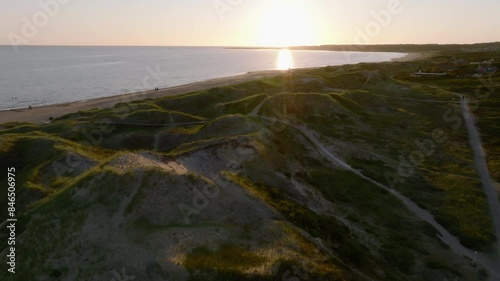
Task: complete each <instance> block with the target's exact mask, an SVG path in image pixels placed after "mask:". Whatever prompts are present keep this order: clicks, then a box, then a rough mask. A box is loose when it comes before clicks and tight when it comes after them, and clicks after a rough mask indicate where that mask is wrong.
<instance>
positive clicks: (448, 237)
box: [249, 99, 500, 281]
mask: <svg viewBox="0 0 500 281" xmlns="http://www.w3.org/2000/svg"><path fill="white" fill-rule="evenodd" d="M265 102H266V99H264V100H263V101H262V102H261V103H260V104H259V105H258V106H257V107H256V109H257V110H255V109H254V110H253V111H252V112H251V113H250V114H249V115H250V116H253V117H260V118H261V119H263V120H267V121H270V122H281V123H284V124H286V125H288V126H290V127H293V128H295V129H297V130H299V131H300V132H301V133H302V134H303V135H304V136H305V137H306V138H307V139H308V140H309V141H311V142H312V143H313V144H314V146H315V147H316V149H317V150H318V151H319V152H320V153H321V154H322V155H323V156H324V157H325V158H327V159H329V160H330V161H331V162H332V163H333V164H335V165H339V166H340V167H342V168H344V169H346V170H349V171H351V172H353V173H354V174H356V175H358V176H359V177H361V178H363V179H365V180H367V181H369V182H371V183H373V184H375V185H376V186H378V187H380V188H382V189H384V190H386V191H388V192H390V193H391V194H393V195H394V196H395V197H396V198H398V199H399V200H400V201H401V202H402V203H403V204H404V205H405V206H406V207H407V208H408V210H410V211H411V212H412V213H413V214H415V216H417V217H418V218H420V219H421V220H424V221H426V222H427V223H429V224H430V225H432V226H433V227H434V228H435V229H436V230H437V231H438V232H439V235H440V236H439V238H440V239H441V240H442V241H444V242H445V243H446V244H447V245H448V246H449V247H450V249H451V250H453V251H454V252H455V253H457V254H459V255H462V256H465V257H468V258H469V259H471V260H474V261H475V262H476V263H478V264H480V265H482V266H483V267H484V268H485V269H486V270H487V271H488V272H489V278H488V280H490V281H498V280H500V260H499V259H498V254H497V253H496V254H493V255H487V254H484V253H480V252H475V251H474V250H471V249H469V248H466V247H464V246H463V245H462V244H461V243H460V240H459V239H458V238H457V237H455V236H454V235H452V234H451V233H450V232H449V231H448V230H447V229H446V228H444V227H443V226H442V225H441V224H440V223H439V222H437V221H436V219H435V218H434V216H433V215H432V214H431V213H430V212H429V211H427V210H425V209H422V208H420V207H419V206H418V205H417V204H416V203H415V202H413V201H412V200H411V199H409V198H408V197H406V196H404V195H403V194H401V193H400V192H398V191H396V190H394V189H391V188H389V187H388V186H386V185H384V184H381V183H379V182H377V181H375V180H373V179H371V178H369V177H367V176H365V175H364V174H363V173H362V171H360V170H356V169H354V168H353V167H351V166H350V165H349V164H347V163H346V162H345V161H343V160H341V159H340V158H339V157H337V156H335V155H334V154H333V153H332V152H330V150H329V149H328V148H327V147H326V146H325V145H324V144H323V143H322V142H321V141H320V140H319V138H318V137H317V136H316V135H315V133H314V131H312V130H310V129H308V128H307V127H305V126H299V125H292V124H290V123H288V122H284V121H283V120H279V119H276V118H269V117H264V116H261V115H259V114H258V109H260V108H261V107H262V105H263V104H264V103H265ZM464 105H465V110H466V111H464V116H465V117H464V118H465V119H466V120H467V117H468V118H469V119H470V120H469V122H472V123H471V124H472V128H473V130H472V132H475V134H476V137H474V138H473V137H471V143H472V142H474V144H476V145H478V146H479V148H481V142H480V138H479V134H478V133H477V129H475V126H474V123H473V121H472V119H471V115H470V114H466V113H467V112H468V108H467V101H463V102H462V106H464ZM467 128H468V129H469V124H468V125H467ZM470 133H471V130H469V134H470ZM473 140H474V141H473ZM474 151H475V150H474ZM479 151H480V152H481V154H480V155H482V161H483V162H484V166H483V167H484V169H483V171H486V174H485V175H487V176H488V177H487V179H488V180H489V183H490V186H491V187H492V189H491V191H493V192H495V189H494V187H493V185H492V182H491V179H490V178H489V173H488V169H487V168H486V167H487V166H486V161H485V159H484V153H482V149H479ZM479 158H481V157H479ZM478 160H480V159H476V161H478ZM481 179H482V176H481ZM485 188H486V187H485ZM490 193H491V192H490ZM495 194H496V193H495ZM488 197H489V196H488ZM494 199H495V200H496V197H494ZM489 203H490V204H491V202H489ZM496 204H497V206H498V201H496ZM492 213H493V209H492ZM495 216H497V218H500V213H498V212H497V213H496V215H495ZM496 226H497V225H496ZM497 233H498V228H497ZM497 237H500V236H497ZM497 245H498V243H497Z"/></svg>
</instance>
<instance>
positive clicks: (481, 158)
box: [461, 98, 500, 268]
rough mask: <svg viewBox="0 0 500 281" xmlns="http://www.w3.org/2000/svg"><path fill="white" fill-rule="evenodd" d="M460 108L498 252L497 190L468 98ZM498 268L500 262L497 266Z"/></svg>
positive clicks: (499, 248)
mask: <svg viewBox="0 0 500 281" xmlns="http://www.w3.org/2000/svg"><path fill="white" fill-rule="evenodd" d="M461 104H462V110H463V115H464V120H465V125H466V126H467V131H468V132H469V141H470V145H471V147H472V150H473V151H474V164H475V166H476V170H477V172H478V174H479V177H480V178H481V182H482V183H483V189H484V193H485V194H486V197H487V198H488V204H489V206H490V212H491V218H492V220H493V224H494V227H495V235H496V237H497V243H496V244H497V247H496V248H497V253H500V243H499V242H498V240H500V203H499V202H498V199H497V195H498V194H497V191H496V189H495V184H494V182H493V180H492V179H491V176H490V172H489V170H488V164H487V162H486V155H485V152H484V149H483V146H482V144H481V136H480V135H479V130H478V129H477V127H476V123H475V121H474V115H473V114H472V112H471V111H470V110H469V100H468V99H466V98H464V99H462V102H461ZM498 267H499V268H500V263H499V266H498Z"/></svg>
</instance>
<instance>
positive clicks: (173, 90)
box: [0, 53, 425, 123]
mask: <svg viewBox="0 0 500 281" xmlns="http://www.w3.org/2000/svg"><path fill="white" fill-rule="evenodd" d="M424 56H425V54H423V53H408V54H406V55H405V56H403V57H401V58H398V59H393V60H392V61H395V62H396V61H398V62H402V61H412V60H417V59H420V58H422V57H424ZM316 68H320V67H308V68H297V69H295V70H301V69H316ZM285 72H286V70H267V71H254V72H248V73H246V74H242V75H235V76H229V77H222V78H215V79H209V80H205V81H200V82H194V83H188V84H185V85H180V86H174V87H167V88H161V89H159V90H158V91H155V90H148V91H140V92H134V93H127V94H122V95H115V96H110V97H102V98H95V99H89V100H84V101H75V102H68V103H62V104H55V105H45V106H40V107H33V108H32V109H28V108H22V109H10V110H2V111H0V123H10V122H31V123H43V122H48V121H49V118H58V117H61V116H64V115H66V114H70V113H74V112H78V111H84V110H89V109H93V108H107V107H113V106H114V105H116V104H118V103H122V102H132V101H136V100H142V99H147V98H161V97H166V96H175V95H182V94H187V93H191V92H196V91H202V90H207V89H210V88H214V87H224V86H229V85H234V84H238V83H243V82H246V81H251V80H255V79H261V78H266V77H272V76H276V75H279V74H282V73H285Z"/></svg>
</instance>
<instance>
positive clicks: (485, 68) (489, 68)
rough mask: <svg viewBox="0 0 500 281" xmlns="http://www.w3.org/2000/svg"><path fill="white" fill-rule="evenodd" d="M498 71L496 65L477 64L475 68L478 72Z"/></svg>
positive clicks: (491, 72)
mask: <svg viewBox="0 0 500 281" xmlns="http://www.w3.org/2000/svg"><path fill="white" fill-rule="evenodd" d="M497 71H498V67H496V66H481V65H480V66H479V67H478V68H476V72H477V73H479V74H493V73H496V72H497Z"/></svg>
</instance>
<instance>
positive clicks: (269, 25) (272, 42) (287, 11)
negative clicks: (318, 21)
mask: <svg viewBox="0 0 500 281" xmlns="http://www.w3.org/2000/svg"><path fill="white" fill-rule="evenodd" d="M315 34H316V30H315V26H314V24H313V22H312V17H311V15H310V12H309V9H308V6H307V2H304V1H297V0H292V1H276V2H272V3H269V4H268V5H266V9H265V10H264V11H263V12H262V16H261V19H260V26H259V30H258V39H257V40H258V41H259V45H262V46H272V47H288V46H301V45H314V44H315V43H316V38H315Z"/></svg>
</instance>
